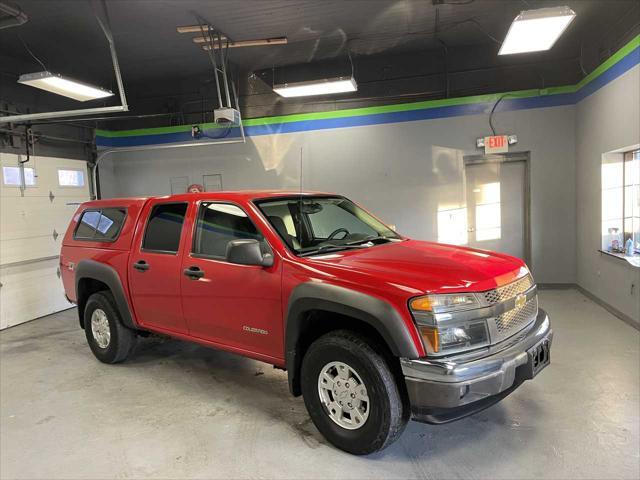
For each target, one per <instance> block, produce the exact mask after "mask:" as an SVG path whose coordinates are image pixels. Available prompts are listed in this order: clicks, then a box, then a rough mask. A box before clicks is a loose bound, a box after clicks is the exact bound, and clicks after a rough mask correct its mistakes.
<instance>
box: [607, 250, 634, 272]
mask: <svg viewBox="0 0 640 480" xmlns="http://www.w3.org/2000/svg"><path fill="white" fill-rule="evenodd" d="M598 251H599V252H600V253H602V254H604V255H608V256H610V257H613V258H617V259H618V260H622V261H623V262H627V263H628V264H629V265H631V266H632V267H633V268H640V255H638V254H635V255H634V256H632V257H628V256H626V255H623V254H622V253H612V252H607V251H606V250H598Z"/></svg>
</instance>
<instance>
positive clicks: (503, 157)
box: [463, 151, 531, 268]
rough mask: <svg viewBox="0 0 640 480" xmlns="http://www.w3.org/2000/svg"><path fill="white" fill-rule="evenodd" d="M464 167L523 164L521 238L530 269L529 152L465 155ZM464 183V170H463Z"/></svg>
mask: <svg viewBox="0 0 640 480" xmlns="http://www.w3.org/2000/svg"><path fill="white" fill-rule="evenodd" d="M463 162H464V167H465V168H466V167H467V165H482V164H488V163H512V162H524V179H523V182H524V185H523V187H524V191H523V194H524V205H523V212H522V215H523V230H524V231H523V237H524V261H525V262H527V265H528V266H529V268H531V152H529V151H525V152H509V153H493V154H489V155H465V156H464V157H463ZM465 182H466V170H465Z"/></svg>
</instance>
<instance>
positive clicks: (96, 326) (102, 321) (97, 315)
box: [91, 308, 111, 348]
mask: <svg viewBox="0 0 640 480" xmlns="http://www.w3.org/2000/svg"><path fill="white" fill-rule="evenodd" d="M91 333H92V334H93V338H94V339H95V341H96V343H97V344H98V346H99V347H100V348H107V347H108V346H109V342H110V341H111V328H109V319H108V318H107V314H106V313H104V310H102V309H100V308H96V309H95V310H94V311H93V313H92V314H91Z"/></svg>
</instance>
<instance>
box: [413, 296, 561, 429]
mask: <svg viewBox="0 0 640 480" xmlns="http://www.w3.org/2000/svg"><path fill="white" fill-rule="evenodd" d="M552 338H553V331H552V330H551V326H550V323H549V317H548V316H547V314H546V312H545V311H544V310H542V309H540V310H539V312H538V316H537V317H536V320H535V321H534V322H533V324H532V325H531V326H529V327H527V329H526V330H525V331H524V332H520V333H519V334H517V335H516V338H515V339H510V340H506V341H505V342H504V343H506V344H508V346H506V347H504V348H503V349H502V350H499V351H497V352H495V353H491V352H488V353H487V355H486V356H484V357H482V358H478V359H474V360H468V358H469V357H466V358H467V359H465V358H464V357H462V356H459V358H461V360H458V359H454V358H449V359H442V360H435V359H434V360H429V359H419V360H410V359H405V358H403V359H401V366H402V373H403V374H404V377H405V382H406V385H407V391H408V393H409V400H410V402H411V413H412V416H413V418H414V420H418V421H423V422H426V423H447V422H451V421H454V420H458V419H460V418H463V417H466V416H467V415H471V414H473V413H476V412H479V411H480V410H484V409H485V408H487V407H490V406H491V405H493V404H494V403H496V402H498V401H500V400H501V399H503V398H504V397H506V396H507V395H509V394H510V393H511V392H513V391H514V390H515V389H516V388H518V387H519V386H520V385H521V384H522V383H523V382H524V381H525V380H528V379H530V378H531V374H530V369H529V368H527V367H528V365H527V364H528V362H529V354H528V353H527V352H528V350H530V349H531V348H533V347H534V346H536V345H538V344H540V343H542V342H548V343H549V347H550V345H551V341H552ZM496 347H500V345H498V346H496ZM496 347H494V349H495V348H496Z"/></svg>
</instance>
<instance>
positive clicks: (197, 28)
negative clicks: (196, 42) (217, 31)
mask: <svg viewBox="0 0 640 480" xmlns="http://www.w3.org/2000/svg"><path fill="white" fill-rule="evenodd" d="M208 28H209V27H208V25H183V26H181V27H176V30H177V32H178V33H202V30H203V29H204V30H207V29H208Z"/></svg>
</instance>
